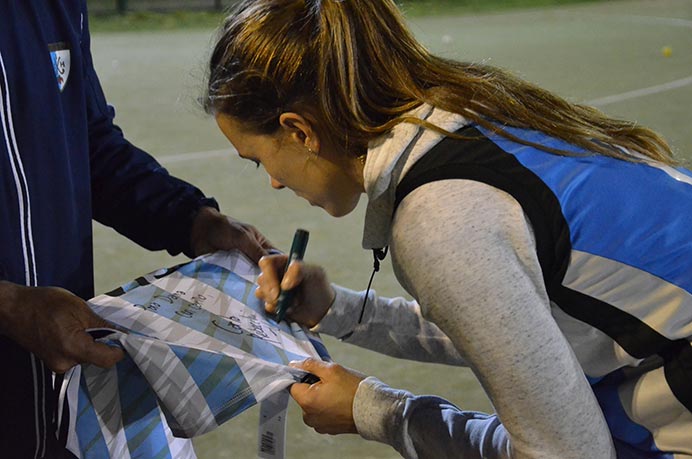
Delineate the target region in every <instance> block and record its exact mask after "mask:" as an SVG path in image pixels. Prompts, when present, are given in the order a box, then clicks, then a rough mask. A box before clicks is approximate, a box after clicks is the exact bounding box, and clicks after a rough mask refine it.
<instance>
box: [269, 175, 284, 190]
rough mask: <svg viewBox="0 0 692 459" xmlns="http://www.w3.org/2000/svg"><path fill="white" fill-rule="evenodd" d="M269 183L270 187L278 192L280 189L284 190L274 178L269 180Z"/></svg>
mask: <svg viewBox="0 0 692 459" xmlns="http://www.w3.org/2000/svg"><path fill="white" fill-rule="evenodd" d="M270 183H271V185H272V188H274V189H275V190H280V189H282V188H285V187H284V186H283V185H282V184H281V182H279V181H278V180H276V179H275V178H274V177H272V178H271V182H270Z"/></svg>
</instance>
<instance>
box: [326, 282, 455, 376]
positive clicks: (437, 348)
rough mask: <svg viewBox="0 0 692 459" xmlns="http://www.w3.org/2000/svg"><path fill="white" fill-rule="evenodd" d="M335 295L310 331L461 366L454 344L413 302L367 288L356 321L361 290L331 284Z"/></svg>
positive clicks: (407, 356)
mask: <svg viewBox="0 0 692 459" xmlns="http://www.w3.org/2000/svg"><path fill="white" fill-rule="evenodd" d="M332 287H333V288H334V292H335V298H334V302H333V303H332V306H331V307H330V308H329V312H327V315H326V316H324V318H323V319H322V320H321V321H320V322H319V323H318V324H317V326H315V327H314V328H313V331H316V332H318V333H324V334H327V335H331V336H335V337H337V338H342V337H345V338H344V339H343V341H344V342H346V343H349V344H354V345H356V346H359V347H363V348H365V349H370V350H372V351H376V352H379V353H381V354H386V355H389V356H392V357H397V358H402V359H407V360H418V361H421V362H434V363H444V364H448V365H465V363H464V360H463V359H462V357H461V356H460V355H459V352H457V350H456V348H455V347H454V343H452V341H451V340H450V339H449V337H447V335H445V334H444V333H443V332H442V331H441V330H440V329H439V328H438V327H437V325H435V324H434V323H432V322H430V321H428V320H426V319H425V318H424V317H423V316H422V315H421V310H420V306H419V305H418V303H417V302H416V301H408V300H406V299H405V298H401V297H397V298H387V297H380V296H378V295H377V292H375V291H374V290H370V292H369V294H368V302H367V304H366V306H365V310H364V311H363V320H362V321H361V323H360V324H359V323H358V319H359V317H360V313H361V310H362V307H363V298H364V297H365V292H364V291H363V292H355V291H353V290H349V289H346V288H344V287H341V286H338V285H336V284H333V285H332Z"/></svg>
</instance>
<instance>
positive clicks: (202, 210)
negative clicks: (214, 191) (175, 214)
mask: <svg viewBox="0 0 692 459" xmlns="http://www.w3.org/2000/svg"><path fill="white" fill-rule="evenodd" d="M224 218H225V217H224V216H223V214H221V212H219V205H218V204H217V203H216V200H215V199H214V198H205V199H203V200H202V205H201V206H200V207H199V208H198V209H197V210H196V211H195V214H194V216H193V217H192V223H191V226H190V243H189V244H190V245H189V248H188V249H187V250H185V251H184V253H185V255H187V256H188V257H190V258H194V257H196V256H198V255H200V254H199V253H198V252H199V250H198V245H199V241H203V240H205V236H206V233H207V232H208V231H209V228H210V227H211V226H212V225H213V223H214V222H215V221H217V220H223V219H224Z"/></svg>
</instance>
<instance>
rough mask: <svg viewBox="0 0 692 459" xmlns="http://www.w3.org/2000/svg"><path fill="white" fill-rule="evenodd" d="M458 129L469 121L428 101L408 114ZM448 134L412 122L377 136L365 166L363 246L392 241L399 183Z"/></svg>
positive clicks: (369, 246) (380, 245) (378, 246)
mask: <svg viewBox="0 0 692 459" xmlns="http://www.w3.org/2000/svg"><path fill="white" fill-rule="evenodd" d="M408 115H409V116H411V117H416V118H419V119H421V120H425V121H428V122H430V123H432V124H434V125H436V126H438V127H440V128H442V129H444V130H446V131H448V132H454V131H457V130H458V129H460V128H461V127H462V126H464V125H466V124H468V121H467V120H466V119H465V118H464V117H463V116H461V115H459V114H456V113H450V112H447V111H444V110H441V109H438V108H435V107H432V106H431V105H428V104H423V105H421V106H420V107H418V108H416V109H414V110H412V111H411V112H409V114H408ZM443 138H444V136H443V135H442V134H439V133H437V132H435V131H433V130H430V129H425V128H423V127H421V126H418V125H416V124H411V123H400V124H398V125H396V126H395V127H394V128H392V129H391V130H390V131H389V132H388V133H386V134H384V135H382V136H380V137H379V138H377V139H375V140H373V141H372V142H371V143H370V145H369V148H368V155H367V160H366V162H365V168H364V170H363V178H364V182H365V192H366V194H367V196H368V204H367V207H366V210H365V228H364V230H363V248H364V249H374V248H383V247H385V246H387V245H388V244H389V239H390V232H391V223H392V210H393V206H394V198H395V193H396V187H397V185H398V184H399V182H400V181H401V179H402V178H403V177H404V175H405V174H406V172H408V170H409V169H410V168H411V166H412V165H413V164H414V163H415V162H416V161H417V160H418V159H420V158H421V157H422V156H423V155H425V153H427V152H428V151H429V150H430V149H431V148H433V147H434V146H435V145H437V144H438V143H439V142H440V141H441V140H442V139H443Z"/></svg>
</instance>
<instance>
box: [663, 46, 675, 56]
mask: <svg viewBox="0 0 692 459" xmlns="http://www.w3.org/2000/svg"><path fill="white" fill-rule="evenodd" d="M661 54H663V57H670V56H671V54H673V48H671V47H670V46H664V47H663V48H661Z"/></svg>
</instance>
